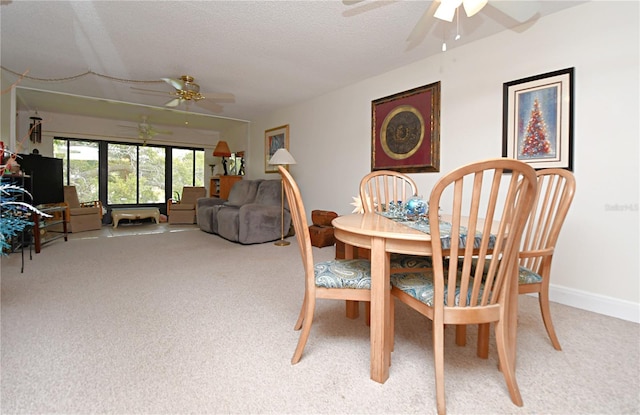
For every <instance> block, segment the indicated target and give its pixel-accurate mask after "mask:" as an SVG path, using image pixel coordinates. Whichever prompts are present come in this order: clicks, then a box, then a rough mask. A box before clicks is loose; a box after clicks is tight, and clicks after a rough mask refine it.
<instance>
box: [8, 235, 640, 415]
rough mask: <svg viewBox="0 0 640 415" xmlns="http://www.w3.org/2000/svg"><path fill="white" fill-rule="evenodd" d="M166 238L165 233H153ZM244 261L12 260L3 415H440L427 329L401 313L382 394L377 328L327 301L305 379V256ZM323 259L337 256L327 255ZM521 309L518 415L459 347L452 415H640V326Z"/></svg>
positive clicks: (261, 248)
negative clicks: (549, 331)
mask: <svg viewBox="0 0 640 415" xmlns="http://www.w3.org/2000/svg"><path fill="white" fill-rule="evenodd" d="M145 226H155V225H145ZM290 240H291V241H292V243H293V244H292V245H291V246H289V247H277V246H274V245H273V244H271V243H267V244H262V245H253V246H242V245H237V244H233V243H230V242H227V241H225V240H223V239H220V238H218V237H217V236H214V235H209V234H206V233H204V232H201V231H199V230H191V231H183V232H173V233H160V234H153V235H130V236H119V237H110V238H95V239H72V240H69V241H68V242H63V241H59V242H54V243H52V244H50V245H47V246H46V247H44V248H43V250H42V253H40V254H38V255H35V256H34V258H33V260H28V258H27V260H26V264H25V272H24V274H21V273H20V255H19V254H12V255H11V256H10V257H8V258H6V257H4V258H2V260H1V262H2V274H1V278H2V285H1V312H2V314H1V322H2V326H1V329H2V331H1V341H2V343H1V347H2V349H1V361H0V364H1V371H2V372H1V401H0V404H1V410H2V413H3V414H14V413H21V414H52V413H64V414H89V413H91V414H94V413H98V414H185V413H192V414H207V413H209V414H214V413H216V414H217V413H232V414H247V413H272V414H275V413H277V414H281V413H287V414H310V413H317V414H346V413H372V414H373V413H389V414H405V413H434V412H435V396H434V375H433V364H432V354H431V336H430V329H429V328H428V324H427V320H426V319H425V318H423V317H421V316H419V315H418V314H417V313H415V312H413V311H412V310H409V309H408V308H406V307H404V306H403V305H399V306H398V307H397V320H396V348H395V351H394V353H393V356H392V360H393V364H392V366H391V371H390V378H389V380H388V381H387V382H386V383H385V384H382V385H381V384H378V383H376V382H373V381H371V380H370V379H369V337H368V328H367V327H366V326H365V324H364V322H363V320H362V318H360V319H358V320H355V321H354V320H348V319H346V318H345V317H344V304H343V303H341V302H337V301H322V302H320V304H319V305H318V308H317V312H316V317H315V322H314V326H313V328H312V332H311V336H310V339H309V342H308V344H307V347H306V349H305V353H304V355H303V357H302V360H301V361H300V363H299V364H297V365H295V366H292V365H291V364H290V359H291V355H292V353H293V350H294V348H295V345H296V341H297V338H298V332H295V331H294V330H293V324H294V323H295V320H296V317H297V315H298V311H299V307H300V304H301V301H302V293H303V285H302V284H303V282H302V275H301V272H302V265H301V261H300V257H299V253H298V250H297V246H296V245H295V241H294V240H293V239H290ZM314 254H315V255H316V260H320V259H327V258H330V257H331V256H332V255H333V249H332V248H322V249H319V248H314ZM552 313H553V315H554V318H555V322H556V330H557V332H558V336H559V338H560V342H561V343H562V346H563V348H564V350H563V351H562V352H557V351H555V350H554V349H553V348H552V347H551V344H550V343H549V341H548V339H547V336H546V333H545V331H544V327H543V325H542V322H541V319H540V316H539V311H538V308H537V301H536V300H535V299H534V298H531V297H521V302H520V322H519V331H518V335H519V337H518V340H519V341H518V368H517V377H518V382H519V385H520V390H521V392H522V397H523V399H524V407H522V408H518V407H516V406H514V405H513V404H512V403H511V401H510V399H509V395H508V393H507V391H506V387H505V383H504V379H503V378H502V375H501V373H500V372H499V371H498V370H497V353H496V351H495V344H494V343H493V341H492V348H491V351H490V358H489V359H488V360H481V359H478V358H476V357H475V348H474V347H473V346H472V344H473V342H474V341H475V334H476V332H475V329H474V328H471V329H469V330H468V332H469V333H468V334H469V343H470V345H469V346H467V347H465V348H461V347H456V346H455V344H454V341H453V340H454V339H453V330H448V333H447V339H446V342H447V344H446V363H445V365H446V366H445V370H446V375H445V382H446V392H447V409H448V411H449V413H452V414H456V413H459V414H470V413H473V414H496V413H503V414H525V413H526V414H547V413H548V414H569V413H572V414H573V413H576V414H601V413H609V414H638V413H640V402H639V397H638V392H639V391H640V361H639V355H640V336H639V334H640V332H639V325H638V324H634V323H630V322H626V321H622V320H618V319H614V318H610V317H605V316H601V315H598V314H594V313H590V312H586V311H582V310H578V309H574V308H570V307H566V306H561V305H558V304H552Z"/></svg>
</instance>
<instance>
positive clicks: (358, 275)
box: [314, 259, 371, 290]
mask: <svg viewBox="0 0 640 415" xmlns="http://www.w3.org/2000/svg"><path fill="white" fill-rule="evenodd" d="M314 274H315V279H316V286H317V287H322V288H355V289H363V290H370V289H371V262H369V260H366V259H336V260H330V261H323V262H318V263H317V264H315V266H314Z"/></svg>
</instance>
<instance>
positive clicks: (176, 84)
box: [160, 78, 184, 89]
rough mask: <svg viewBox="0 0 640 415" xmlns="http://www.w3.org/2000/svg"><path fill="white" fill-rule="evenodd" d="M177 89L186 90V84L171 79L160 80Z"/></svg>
mask: <svg viewBox="0 0 640 415" xmlns="http://www.w3.org/2000/svg"><path fill="white" fill-rule="evenodd" d="M160 79H162V80H163V81H165V82H166V83H168V84H169V85H171V86H172V87H174V88H175V89H184V82H182V81H181V80H179V79H171V78H160Z"/></svg>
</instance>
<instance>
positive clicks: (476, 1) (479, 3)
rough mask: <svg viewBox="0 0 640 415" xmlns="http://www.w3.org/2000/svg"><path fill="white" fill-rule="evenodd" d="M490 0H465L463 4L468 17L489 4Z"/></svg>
mask: <svg viewBox="0 0 640 415" xmlns="http://www.w3.org/2000/svg"><path fill="white" fill-rule="evenodd" d="M488 1H489V0H464V1H463V2H462V6H463V7H464V11H465V13H466V14H467V16H468V17H471V16H473V15H474V14H476V13H478V12H479V11H480V10H482V8H483V7H484V6H486V5H487V2H488Z"/></svg>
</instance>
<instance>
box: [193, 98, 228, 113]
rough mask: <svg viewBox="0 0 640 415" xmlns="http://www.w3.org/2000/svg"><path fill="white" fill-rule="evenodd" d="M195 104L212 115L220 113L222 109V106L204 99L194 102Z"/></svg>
mask: <svg viewBox="0 0 640 415" xmlns="http://www.w3.org/2000/svg"><path fill="white" fill-rule="evenodd" d="M196 104H197V105H198V106H200V107H202V108H204V109H206V110H209V111H211V112H214V113H220V112H222V111H223V109H224V108H223V107H222V105H219V104H216V103H215V102H212V101H207V100H206V99H201V100H200V101H196Z"/></svg>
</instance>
